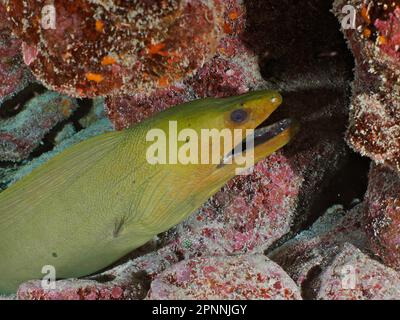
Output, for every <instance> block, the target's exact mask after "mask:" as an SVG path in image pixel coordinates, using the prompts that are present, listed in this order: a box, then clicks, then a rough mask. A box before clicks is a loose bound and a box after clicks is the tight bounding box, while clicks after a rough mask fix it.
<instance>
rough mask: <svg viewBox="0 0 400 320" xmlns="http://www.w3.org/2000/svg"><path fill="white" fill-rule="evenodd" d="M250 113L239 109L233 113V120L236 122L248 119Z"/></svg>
mask: <svg viewBox="0 0 400 320" xmlns="http://www.w3.org/2000/svg"><path fill="white" fill-rule="evenodd" d="M247 117H248V113H247V111H246V110H243V109H238V110H235V111H233V112H232V113H231V120H232V121H233V122H235V123H242V122H244V121H246V120H247Z"/></svg>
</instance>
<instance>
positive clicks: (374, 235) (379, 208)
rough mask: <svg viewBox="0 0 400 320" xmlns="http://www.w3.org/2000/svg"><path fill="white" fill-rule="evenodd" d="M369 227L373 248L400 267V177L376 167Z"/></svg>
mask: <svg viewBox="0 0 400 320" xmlns="http://www.w3.org/2000/svg"><path fill="white" fill-rule="evenodd" d="M366 205H367V212H366V215H365V223H366V230H367V233H368V236H369V239H370V243H371V247H372V248H373V250H374V252H375V254H376V255H378V256H379V257H380V258H381V259H382V260H383V261H384V263H385V264H387V265H388V266H391V267H393V268H395V269H397V270H400V238H399V234H400V177H399V175H398V174H397V172H394V171H392V170H391V169H388V168H385V167H383V166H379V165H376V166H373V167H372V169H371V172H370V175H369V186H368V192H367V195H366Z"/></svg>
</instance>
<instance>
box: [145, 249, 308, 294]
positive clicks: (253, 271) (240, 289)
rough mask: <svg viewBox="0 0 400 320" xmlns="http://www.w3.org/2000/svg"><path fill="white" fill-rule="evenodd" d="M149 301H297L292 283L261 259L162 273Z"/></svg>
mask: <svg viewBox="0 0 400 320" xmlns="http://www.w3.org/2000/svg"><path fill="white" fill-rule="evenodd" d="M148 298H149V299H155V300H164V299H168V300H176V299H185V300H187V299H201V300H204V299H207V300H215V299H217V300H220V299H229V300H237V299H239V300H244V299H251V300H300V299H301V295H300V291H299V289H298V288H297V286H296V285H295V283H294V282H293V280H292V279H290V277H289V276H288V275H287V274H286V273H285V272H284V271H283V270H282V269H281V268H280V267H279V266H278V265H277V264H275V263H274V262H272V261H270V260H269V259H268V258H266V257H265V256H262V255H246V256H234V257H214V258H196V259H192V260H190V261H183V262H181V263H178V264H176V265H174V266H173V267H172V268H171V269H168V270H166V271H164V272H163V273H162V274H160V275H159V276H158V277H156V279H155V280H154V281H153V282H152V283H151V288H150V291H149V295H148Z"/></svg>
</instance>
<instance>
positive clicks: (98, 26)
mask: <svg viewBox="0 0 400 320" xmlns="http://www.w3.org/2000/svg"><path fill="white" fill-rule="evenodd" d="M4 3H5V7H6V9H7V13H8V17H9V18H10V22H11V24H12V28H13V31H14V32H15V33H16V34H17V35H18V37H20V38H21V39H22V40H23V41H24V43H25V45H24V56H25V61H26V62H28V64H29V67H30V68H31V70H32V72H33V74H34V75H35V76H36V78H38V79H39V80H40V81H42V82H43V83H44V84H45V85H46V86H47V87H49V88H50V89H53V90H57V91H59V92H62V93H64V94H68V95H70V96H75V97H95V96H105V95H116V94H119V95H122V94H133V93H137V92H147V93H148V92H151V91H153V90H155V89H157V88H163V87H168V86H170V85H174V84H175V83H178V82H180V81H181V80H182V79H183V78H185V77H187V76H188V75H190V74H192V73H193V72H194V71H195V70H197V69H198V68H199V67H201V65H202V64H203V63H204V61H206V60H208V59H209V58H210V56H212V55H213V54H214V52H215V49H216V43H217V39H218V38H219V32H220V29H221V26H219V23H220V4H219V1H218V0H215V1H214V0H209V1H208V0H206V1H201V0H185V1H183V0H157V1H146V0H140V1H135V2H134V3H133V2H127V1H120V0H112V1H100V0H98V1H90V2H88V1H83V0H76V1H56V2H55V3H54V7H53V9H50V8H48V7H47V8H48V10H49V11H48V12H47V13H46V12H43V8H45V6H46V5H48V2H47V1H45V0H42V1H36V0H5V1H4ZM53 11H54V12H56V16H55V17H54V16H53V17H52V16H51V14H52V12H53ZM52 19H53V20H54V25H52V24H51V23H50V22H51V21H52ZM49 21H50V22H49ZM46 22H47V23H46Z"/></svg>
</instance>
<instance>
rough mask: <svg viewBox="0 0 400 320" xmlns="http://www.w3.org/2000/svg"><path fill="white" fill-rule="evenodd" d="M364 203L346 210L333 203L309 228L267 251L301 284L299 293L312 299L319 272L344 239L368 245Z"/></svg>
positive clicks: (328, 262)
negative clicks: (363, 219) (364, 220)
mask: <svg viewBox="0 0 400 320" xmlns="http://www.w3.org/2000/svg"><path fill="white" fill-rule="evenodd" d="M363 212H364V206H363V205H362V204H361V205H358V206H356V207H355V208H354V209H352V210H351V211H349V212H345V211H344V210H343V208H342V207H341V206H335V207H332V208H331V209H329V210H327V212H326V213H325V214H324V215H323V216H322V217H321V218H319V219H318V220H317V221H316V222H315V223H314V224H313V225H312V227H311V228H310V229H309V230H306V231H303V232H301V233H300V234H299V235H297V236H296V237H295V238H294V239H292V240H290V241H288V242H286V243H285V244H283V245H282V246H280V247H278V248H277V249H275V250H274V251H272V252H271V253H270V254H269V257H270V258H271V259H272V260H273V261H275V262H276V263H278V264H279V265H280V266H282V268H283V269H284V270H285V271H286V272H287V273H288V274H289V275H290V276H291V277H292V279H293V280H294V281H295V282H296V283H297V285H298V286H299V287H300V288H302V293H303V297H304V298H307V299H314V298H315V297H316V294H317V292H318V289H319V287H320V277H319V276H320V274H321V272H322V271H323V270H325V268H327V266H328V265H329V264H330V263H331V261H332V260H333V259H334V258H335V257H336V255H337V254H338V253H339V252H340V250H341V249H342V246H343V244H344V243H353V244H354V245H356V246H358V247H360V248H363V249H364V250H367V249H368V245H367V238H366V235H365V233H364V230H363V228H362V218H363Z"/></svg>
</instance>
